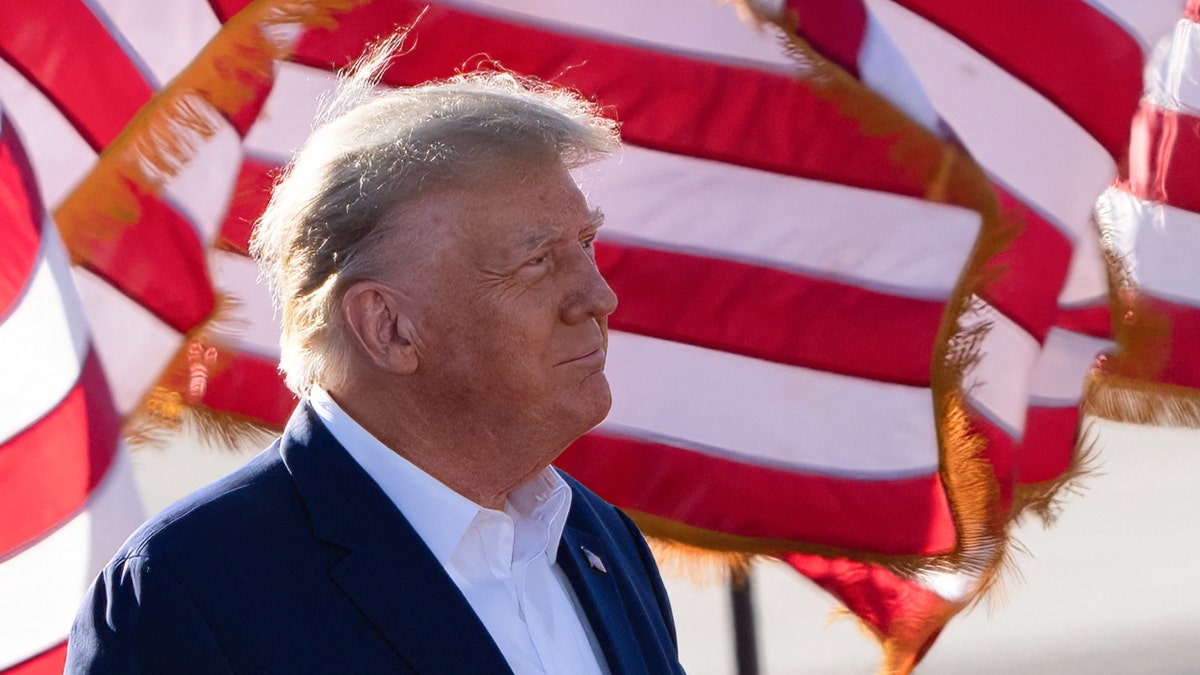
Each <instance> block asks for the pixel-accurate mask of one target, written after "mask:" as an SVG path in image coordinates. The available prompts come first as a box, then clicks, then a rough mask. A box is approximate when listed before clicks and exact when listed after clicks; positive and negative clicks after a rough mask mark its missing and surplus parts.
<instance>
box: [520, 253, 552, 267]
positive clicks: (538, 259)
mask: <svg viewBox="0 0 1200 675" xmlns="http://www.w3.org/2000/svg"><path fill="white" fill-rule="evenodd" d="M549 258H550V256H548V255H539V256H538V257H536V258H530V259H529V260H527V261H526V262H525V264H526V265H541V264H542V263H544V262H546V260H548V259H549Z"/></svg>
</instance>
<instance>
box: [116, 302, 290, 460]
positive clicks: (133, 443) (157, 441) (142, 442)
mask: <svg viewBox="0 0 1200 675" xmlns="http://www.w3.org/2000/svg"><path fill="white" fill-rule="evenodd" d="M236 304H237V303H236V302H235V301H234V300H233V299H231V298H229V297H228V296H226V295H218V296H217V301H216V304H215V307H214V309H213V311H212V313H211V314H210V315H209V317H208V318H207V319H206V320H205V321H204V322H203V323H201V324H200V325H199V326H196V327H195V328H193V329H192V330H190V331H188V333H187V335H185V336H184V338H183V340H182V342H181V344H180V347H179V350H178V351H176V352H175V355H174V356H173V357H172V358H171V360H170V362H168V364H167V366H166V367H165V368H164V369H163V373H162V374H161V375H160V376H159V379H158V382H157V383H156V384H155V386H153V387H151V389H150V390H149V391H148V392H147V393H146V395H145V396H143V397H142V400H141V401H140V402H139V403H138V405H137V406H136V407H135V408H134V411H133V413H131V414H130V415H129V417H128V418H126V420H125V423H124V424H123V426H122V428H121V434H122V436H123V437H124V438H125V441H126V443H127V444H128V445H129V446H130V448H131V449H134V450H137V449H142V448H158V447H162V446H163V445H164V444H166V443H167V442H169V441H170V440H171V439H172V438H173V437H175V436H178V435H179V434H181V433H183V432H184V431H189V432H192V433H194V434H195V435H196V436H197V437H198V438H199V439H200V440H201V442H203V443H204V444H205V445H208V446H209V447H213V448H228V449H236V448H239V447H246V446H247V445H248V444H251V443H258V444H263V445H265V442H264V441H266V440H267V439H269V438H271V437H272V436H274V435H275V434H276V433H277V431H278V430H272V429H270V428H268V427H266V426H264V425H263V424H261V423H259V422H257V421H255V420H251V419H248V418H245V417H242V416H240V415H236V414H233V413H230V412H225V411H218V410H213V409H211V408H208V407H207V406H204V405H203V404H202V403H201V402H200V401H198V400H197V401H191V400H187V399H186V398H185V396H184V394H183V392H186V391H187V390H188V383H189V377H190V365H191V364H190V362H189V348H190V347H191V346H192V345H193V344H201V345H206V346H207V345H219V344H220V338H219V337H218V336H219V335H221V334H222V333H227V332H228V331H227V329H228V325H229V319H228V316H229V314H230V312H231V310H232V309H233V307H234V306H236ZM218 349H219V350H220V351H221V353H222V354H223V353H224V352H223V349H222V348H220V347H218ZM221 367H222V363H221V362H220V360H219V361H218V363H217V364H215V365H214V366H213V367H212V368H211V369H210V374H211V373H212V372H219V371H220V369H221Z"/></svg>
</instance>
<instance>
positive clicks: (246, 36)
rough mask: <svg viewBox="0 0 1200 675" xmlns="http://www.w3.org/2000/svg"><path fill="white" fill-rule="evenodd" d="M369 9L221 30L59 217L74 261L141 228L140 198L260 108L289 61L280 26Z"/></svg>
mask: <svg viewBox="0 0 1200 675" xmlns="http://www.w3.org/2000/svg"><path fill="white" fill-rule="evenodd" d="M362 1H363V0H324V1H319V0H256V1H255V2H253V3H251V4H250V5H249V6H247V7H246V8H245V9H243V10H242V11H241V12H239V13H238V14H237V15H235V16H234V17H233V18H231V19H230V20H229V21H228V22H227V23H226V24H225V25H224V26H222V28H221V30H220V32H218V33H217V35H216V37H214V38H213V39H212V40H211V41H210V42H209V43H208V44H207V45H206V46H205V47H204V49H203V50H202V51H201V52H200V54H199V55H197V57H196V58H195V59H194V60H193V61H192V63H191V64H190V65H189V66H188V67H187V68H186V69H184V71H183V72H181V73H180V74H179V76H177V77H176V78H175V79H174V80H172V81H171V82H170V83H169V84H167V86H166V87H164V88H163V90H162V91H160V92H159V93H157V94H156V95H155V96H154V97H153V98H152V99H151V100H150V101H149V102H148V103H147V104H146V105H145V106H143V107H142V109H141V110H139V111H138V112H137V114H136V115H134V118H133V119H132V120H131V121H130V122H129V124H128V125H126V127H125V129H124V130H122V131H121V133H120V134H119V135H118V136H117V137H116V138H115V139H114V140H113V141H112V143H110V144H109V145H108V147H106V148H105V149H104V151H103V152H101V154H100V158H99V160H98V161H97V163H96V166H95V167H94V168H93V169H92V171H91V172H89V173H88V175H87V176H85V177H84V179H83V180H82V181H81V182H80V184H79V185H78V186H76V188H75V189H74V190H73V191H72V192H71V194H70V195H68V196H67V198H66V199H65V200H64V201H63V203H62V204H61V205H60V206H59V207H58V209H56V210H55V213H54V218H55V221H56V222H57V224H58V227H59V231H60V233H61V234H62V238H63V241H64V243H65V244H66V246H67V249H68V251H69V252H70V254H71V258H72V260H73V261H74V262H75V263H77V264H78V263H86V262H87V261H89V260H90V259H91V257H92V255H93V254H94V251H95V249H96V247H98V246H101V245H103V244H105V243H107V242H111V241H113V240H114V239H116V238H117V237H119V236H120V234H121V233H122V232H124V230H125V229H126V228H127V227H129V226H130V225H132V224H134V223H136V222H138V220H139V218H140V217H141V206H140V204H139V201H140V200H139V198H140V196H141V195H148V194H150V195H153V194H158V193H159V192H160V191H161V189H162V186H163V184H164V183H165V182H166V181H167V180H168V179H170V178H171V177H173V176H175V175H177V174H178V173H179V171H180V170H182V168H183V167H184V166H185V165H186V164H187V163H188V161H190V160H191V159H192V157H193V156H194V155H195V152H196V149H197V148H198V147H199V146H200V145H202V144H203V143H204V142H205V141H207V140H208V139H209V138H211V137H212V135H213V134H214V133H216V131H217V129H218V128H219V127H220V122H219V120H218V118H217V117H216V115H230V116H236V115H237V114H238V113H239V112H240V111H241V109H242V107H243V106H245V105H246V104H247V103H248V102H250V101H251V100H253V98H254V97H255V96H256V95H257V93H258V91H259V86H260V85H261V84H262V83H264V82H266V81H269V80H270V78H271V77H272V76H273V72H274V71H273V68H274V63H275V61H276V60H277V59H280V58H283V57H284V56H286V55H287V52H288V45H287V42H285V41H283V40H281V39H280V38H279V37H278V36H277V34H278V33H279V29H280V27H281V26H283V25H286V24H304V25H309V26H328V25H331V22H332V16H333V14H335V13H337V12H342V11H346V10H348V9H350V8H351V7H353V6H354V5H357V4H361V3H362ZM205 104H206V105H205ZM209 107H211V109H212V111H209V110H208V108H209ZM214 113H215V114H214Z"/></svg>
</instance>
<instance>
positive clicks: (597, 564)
mask: <svg viewBox="0 0 1200 675" xmlns="http://www.w3.org/2000/svg"><path fill="white" fill-rule="evenodd" d="M579 550H580V551H583V555H584V557H585V558H587V561H588V564H589V565H591V566H592V569H594V570H596V571H597V572H600V573H602V574H608V570H607V569H605V567H604V561H603V560H601V559H600V556H598V555H596V554H595V553H592V552H591V551H589V550H587V549H586V548H584V547H582V546H580V547H579Z"/></svg>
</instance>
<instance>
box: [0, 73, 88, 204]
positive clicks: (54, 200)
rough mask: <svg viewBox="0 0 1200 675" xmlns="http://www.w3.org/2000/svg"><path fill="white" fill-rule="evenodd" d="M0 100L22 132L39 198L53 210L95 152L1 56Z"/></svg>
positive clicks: (50, 104) (84, 173)
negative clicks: (39, 194) (39, 192)
mask: <svg viewBox="0 0 1200 675" xmlns="http://www.w3.org/2000/svg"><path fill="white" fill-rule="evenodd" d="M0 99H3V100H4V105H5V114H6V115H7V116H8V118H9V119H10V120H12V122H13V125H14V126H15V127H16V129H17V131H19V132H20V133H21V141H22V143H23V144H24V146H25V152H26V153H28V154H29V162H30V164H32V165H33V174H34V176H36V177H37V182H38V189H39V190H40V191H41V194H42V200H43V201H44V202H45V203H46V205H47V207H48V208H51V209H53V208H54V207H56V206H58V204H59V203H61V202H62V200H63V198H65V197H66V196H67V193H68V192H69V191H70V190H71V189H72V188H73V187H75V185H76V184H77V183H78V182H79V181H80V180H82V179H83V177H84V176H85V175H87V173H88V171H90V170H91V168H92V166H93V165H94V164H95V163H96V153H95V152H93V151H92V149H91V147H90V146H89V145H88V144H87V143H85V142H84V140H83V138H82V137H80V136H79V134H78V133H76V131H75V128H74V127H72V126H71V124H70V123H69V122H67V120H66V119H65V118H64V117H63V116H62V115H61V114H60V113H59V112H58V108H56V107H54V104H52V103H50V101H48V100H47V99H46V98H45V97H44V96H42V94H41V92H39V91H38V90H37V89H36V88H34V87H33V85H31V84H29V82H27V81H26V80H25V78H24V77H22V76H21V75H20V74H19V73H17V72H16V71H15V70H13V69H12V67H10V66H9V65H8V64H7V63H6V62H5V61H4V59H0Z"/></svg>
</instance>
